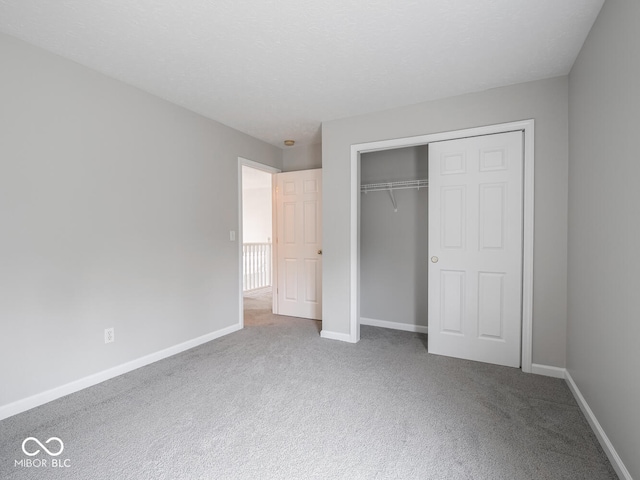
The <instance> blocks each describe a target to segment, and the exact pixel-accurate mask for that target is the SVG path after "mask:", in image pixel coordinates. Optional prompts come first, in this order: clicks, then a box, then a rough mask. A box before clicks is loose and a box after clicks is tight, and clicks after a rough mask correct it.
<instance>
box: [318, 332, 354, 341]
mask: <svg viewBox="0 0 640 480" xmlns="http://www.w3.org/2000/svg"><path fill="white" fill-rule="evenodd" d="M320 336H321V337H322V338H328V339H329V340H340V341H341V342H349V343H356V342H354V341H353V339H352V338H351V335H349V334H348V333H338V332H330V331H328V330H322V331H321V332H320Z"/></svg>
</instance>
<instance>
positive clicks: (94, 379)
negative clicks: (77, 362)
mask: <svg viewBox="0 0 640 480" xmlns="http://www.w3.org/2000/svg"><path fill="white" fill-rule="evenodd" d="M241 329H242V327H241V326H240V325H238V324H236V325H231V326H230V327H226V328H223V329H221V330H217V331H215V332H211V333H207V334H206V335H202V336H200V337H197V338H194V339H192V340H187V341H186V342H183V343H179V344H178V345H174V346H172V347H169V348H165V349H164V350H160V351H158V352H155V353H151V354H149V355H145V356H144V357H140V358H137V359H135V360H131V361H130V362H127V363H123V364H122V365H118V366H116V367H112V368H109V369H107V370H103V371H102V372H98V373H94V374H93V375H89V376H87V377H84V378H81V379H79V380H74V381H73V382H69V383H66V384H64V385H61V386H59V387H55V388H52V389H50V390H47V391H45V392H41V393H37V394H35V395H32V396H30V397H27V398H24V399H22V400H17V401H15V402H13V403H9V404H7V405H2V406H0V420H3V419H5V418H8V417H11V416H13V415H17V414H18V413H22V412H26V411H27V410H30V409H32V408H35V407H39V406H40V405H44V404H45V403H48V402H51V401H52V400H56V399H58V398H60V397H64V396H65V395H69V394H71V393H75V392H78V391H80V390H83V389H85V388H88V387H92V386H94V385H97V384H98V383H102V382H104V381H105V380H109V379H111V378H114V377H117V376H119V375H122V374H124V373H127V372H130V371H132V370H136V369H138V368H140V367H144V366H145V365H149V364H150V363H154V362H157V361H159V360H162V359H164V358H167V357H171V356H173V355H176V354H178V353H181V352H184V351H185V350H189V349H191V348H194V347H197V346H198V345H202V344H203V343H207V342H210V341H211V340H215V339H216V338H220V337H223V336H225V335H228V334H230V333H233V332H236V331H238V330H241Z"/></svg>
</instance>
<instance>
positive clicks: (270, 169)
mask: <svg viewBox="0 0 640 480" xmlns="http://www.w3.org/2000/svg"><path fill="white" fill-rule="evenodd" d="M243 166H245V167H251V168H255V169H256V170H262V171H263V172H267V173H270V174H271V175H272V176H273V175H274V174H276V173H280V172H281V171H282V170H280V169H279V168H275V167H271V166H269V165H265V164H263V163H258V162H254V161H253V160H249V159H247V158H243V157H238V235H237V236H236V241H237V242H238V272H239V274H238V280H239V281H238V290H239V297H240V298H239V305H238V315H239V316H240V319H239V321H238V322H239V324H240V328H244V297H243V285H242V243H243V231H242V167H243ZM274 182H275V180H274V179H273V178H272V181H271V184H272V187H271V190H272V198H271V212H272V214H271V215H272V220H271V238H272V239H273V240H272V241H271V248H272V250H271V257H272V258H276V255H277V251H276V249H277V245H276V242H275V238H276V236H275V208H276V204H275V194H273V192H274V191H275V183H274ZM271 264H272V270H271V276H272V278H271V285H275V283H274V280H275V278H277V275H276V262H271ZM276 291H277V288H273V289H272V292H273V293H272V295H273V309H274V310H273V311H274V313H275V312H276V311H277V310H276V307H277V303H276V302H277V296H276Z"/></svg>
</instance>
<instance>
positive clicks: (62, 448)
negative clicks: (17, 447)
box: [22, 437, 64, 457]
mask: <svg viewBox="0 0 640 480" xmlns="http://www.w3.org/2000/svg"><path fill="white" fill-rule="evenodd" d="M29 440H33V441H34V442H36V443H37V444H38V445H40V448H41V449H42V450H44V451H45V452H47V453H48V454H49V455H51V456H52V457H57V456H58V455H60V454H61V453H62V450H64V443H62V440H60V439H59V438H58V437H51V438H50V439H49V440H47V441H46V442H44V443H47V444H48V443H49V442H50V441H52V440H55V441H57V442H58V443H59V444H60V450H58V452H56V453H53V452H51V451H49V449H47V447H45V446H44V445H43V444H42V442H41V441H40V440H38V439H37V438H35V437H27V438H25V439H24V441H23V442H22V451H23V452H24V453H25V455H29V456H30V457H33V456H34V455H37V454H39V453H40V450H36V451H35V452H27V449H26V448H25V445H26V444H27V442H28V441H29Z"/></svg>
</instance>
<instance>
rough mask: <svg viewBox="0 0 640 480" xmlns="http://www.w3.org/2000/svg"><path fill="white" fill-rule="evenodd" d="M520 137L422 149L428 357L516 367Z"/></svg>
mask: <svg viewBox="0 0 640 480" xmlns="http://www.w3.org/2000/svg"><path fill="white" fill-rule="evenodd" d="M522 136H523V134H522V132H511V133H501V134H495V135H486V136H481V137H471V138H464V139H459V140H449V141H444V142H436V143H432V144H429V257H430V263H429V336H428V343H429V345H428V349H429V353H435V354H439V355H447V356H451V357H458V358H466V359H469V360H477V361H481V362H488V363H494V364H498V365H506V366H511V367H519V366H520V348H521V328H522V228H523V227H522V219H523V189H522V184H523V141H522Z"/></svg>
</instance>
